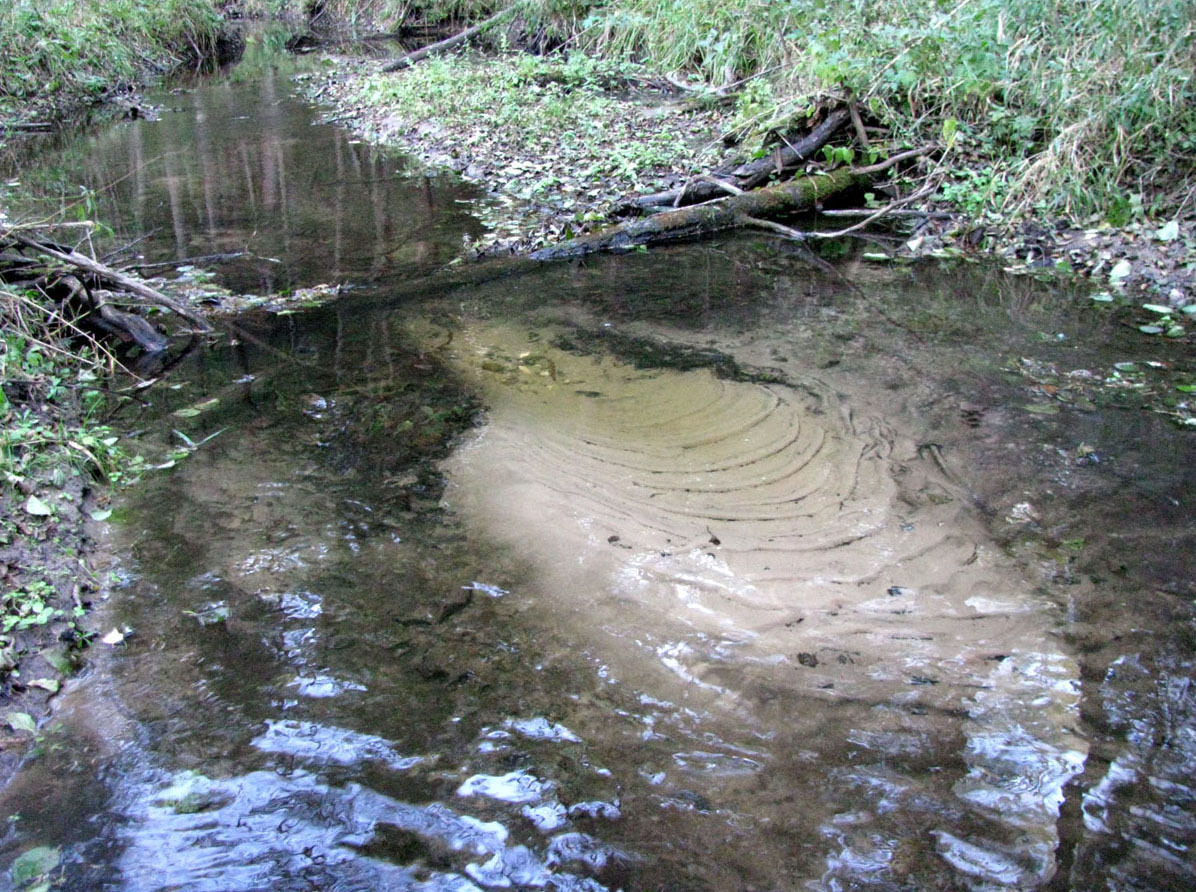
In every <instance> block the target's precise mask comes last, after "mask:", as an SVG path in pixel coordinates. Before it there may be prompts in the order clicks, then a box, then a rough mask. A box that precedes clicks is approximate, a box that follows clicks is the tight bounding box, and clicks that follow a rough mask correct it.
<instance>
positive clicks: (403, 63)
mask: <svg viewBox="0 0 1196 892" xmlns="http://www.w3.org/2000/svg"><path fill="white" fill-rule="evenodd" d="M518 9H519V4H518V3H513V4H512V5H510V6H508V7H507V8H506V9H504V10H502V11H500V12H496V13H495V14H494V15H492V16H490V18H488V19H485V20H483V21H481V22H478V23H477V24H476V25H474V26H473V27H470V28H466V29H465V30H464V31H459V32H458V33H456V34H454V35H453V36H452V37H446V38H445V39H444V40H439V41H437V42H436V43H430V44H428V45H427V46H425V47H421V48H420V49H418V50H414V51H412V52H410V53H407V54H406V55H404V56H399V58H397V59H395V60H394V61H393V62H387V63H386V64H385V65H383V66H382V70H383V71H386V72H391V71H402V70H403V69H404V68H407V67H409V66H411V65H414V64H415V63H416V62H419V61H420V60H421V59H426V58H427V57H428V56H431V55H435V54H436V53H443V52H445V51H446V50H451V49H452V48H453V47H455V46H459V45H460V44H463V43H465V42H466V41H467V40H469V39H470V38H472V37H475V36H476V35H478V34H481V33H482V32H483V31H485V30H486V29H488V28H493V27H494V26H495V25H497V24H498V23H499V22H502V21H503V20H504V19H507V18H509V17H510V16H512V15H514V13H515V12H516V10H518Z"/></svg>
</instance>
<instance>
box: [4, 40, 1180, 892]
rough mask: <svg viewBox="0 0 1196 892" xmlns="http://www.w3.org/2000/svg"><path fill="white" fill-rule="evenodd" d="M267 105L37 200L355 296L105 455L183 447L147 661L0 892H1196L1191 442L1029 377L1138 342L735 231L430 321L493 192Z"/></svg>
mask: <svg viewBox="0 0 1196 892" xmlns="http://www.w3.org/2000/svg"><path fill="white" fill-rule="evenodd" d="M291 64H292V63H288V62H285V61H282V62H278V63H277V66H276V65H275V64H274V63H271V64H267V65H260V66H258V67H257V68H256V69H252V68H242V69H241V70H240V73H238V72H237V71H234V72H232V73H231V74H227V75H224V76H222V77H219V78H216V79H214V80H212V81H209V82H207V83H205V84H202V85H200V86H198V87H194V88H189V89H186V90H183V91H181V92H176V93H169V94H163V95H162V96H161V97H158V98H157V101H158V102H160V103H161V104H162V106H163V107H162V111H161V116H160V120H157V121H134V122H124V123H121V124H117V125H114V126H111V127H109V128H107V129H104V130H102V131H101V132H98V133H94V134H90V135H87V136H83V137H80V138H79V140H78V141H76V142H75V143H73V144H71V145H68V146H67V148H65V149H63V150H62V151H61V153H59V154H58V155H56V156H55V157H54V159H52V162H51V161H47V162H46V164H47V170H48V169H49V167H48V165H49V164H51V163H54V164H57V165H59V166H58V168H56V169H57V170H58V171H59V173H57V174H56V175H57V176H61V177H63V179H64V180H65V181H67V182H72V183H73V182H79V183H84V184H86V185H88V186H90V187H93V188H97V189H98V188H99V187H101V186H104V185H111V189H109V190H107V191H105V192H102V193H100V194H99V196H98V199H97V200H98V202H99V204H100V207H99V209H98V210H97V214H98V216H100V217H101V218H102V219H106V220H109V221H111V222H112V224H113V226H114V228H115V229H116V239H115V241H116V242H117V243H121V242H128V241H131V240H133V239H140V241H139V242H138V249H139V250H140V251H141V252H142V253H143V254H144V256H145V260H146V262H157V261H164V260H172V259H176V258H188V257H197V256H202V255H210V254H216V253H223V254H235V255H236V256H235V257H231V258H230V259H228V260H226V261H223V262H219V261H217V262H208V263H203V264H200V265H201V266H203V267H204V268H206V269H210V270H211V271H212V272H213V273H214V276H215V280H216V281H217V282H219V283H220V284H221V285H223V286H225V287H228V288H231V289H233V290H235V291H249V292H255V293H265V292H267V291H275V292H277V291H280V290H297V289H304V288H311V287H313V286H316V285H321V284H329V285H343V286H349V287H346V288H345V289H344V293H343V294H342V296H341V297H340V298H339V299H337V300H336V301H335V302H333V303H330V304H328V305H326V306H324V307H321V308H313V309H300V310H298V311H296V312H291V313H287V314H282V315H278V314H269V313H265V312H261V311H255V312H250V313H247V314H244V315H242V316H240V317H237V318H235V319H234V320H232V321H230V322H227V323H226V324H225V326H224V327H225V328H226V331H227V334H226V336H225V337H224V338H223V339H221V341H220V342H219V343H218V344H217V345H216V346H214V347H205V348H203V349H201V350H199V351H195V352H192V353H190V354H189V355H187V356H186V357H185V358H183V359H182V361H181V362H180V363H179V364H178V365H177V366H176V367H175V368H173V369H172V370H171V371H170V373H169V375H168V376H167V377H166V379H165V380H164V381H163V382H162V383H160V384H158V385H156V386H155V387H154V388H152V389H151V390H149V391H146V393H145V394H144V397H145V399H146V401H147V404H146V405H145V406H144V407H133V408H129V409H127V410H126V411H124V412H123V414H122V415H121V416H120V417H119V419H118V423H119V424H120V425H121V427H122V428H123V430H124V431H125V432H126V434H127V435H128V436H129V437H130V438H133V439H134V441H135V442H137V443H138V444H139V446H138V448H139V449H143V450H144V451H145V452H146V454H147V455H149V456H151V457H158V458H161V457H162V456H165V455H166V454H167V452H168V451H169V450H170V449H171V448H176V447H178V446H179V445H180V443H182V442H183V437H181V436H180V434H181V435H185V438H186V440H187V441H189V442H191V443H200V442H202V445H201V446H199V447H198V448H197V449H195V450H194V451H193V452H192V453H191V454H190V455H189V456H187V457H186V458H184V459H182V460H179V461H178V462H177V464H176V465H175V466H174V467H172V468H169V469H164V470H161V471H157V472H154V473H153V474H152V475H150V476H149V477H148V478H147V480H146V481H145V482H144V483H143V484H142V485H140V486H138V487H137V488H135V489H133V490H131V491H129V492H127V493H125V494H124V495H122V496H121V499H120V501H119V502H118V503H117V505H116V509H117V510H116V512H115V514H114V518H113V519H114V523H113V524H112V525H111V529H110V531H109V533H108V536H109V542H108V546H109V548H110V550H111V553H112V555H113V558H112V562H111V566H110V567H107V568H105V572H107V573H108V574H109V577H110V579H111V584H110V586H109V588H110V595H109V597H108V598H107V601H106V603H105V604H104V605H103V606H102V607H101V608H100V609H99V614H98V615H99V617H100V621H101V622H102V623H103V628H104V629H108V628H113V627H118V628H125V627H127V628H128V629H129V630H130V634H129V635H128V638H127V640H126V641H125V643H123V644H121V645H120V646H119V647H116V648H109V647H107V646H104V645H99V644H97V645H96V646H95V648H94V649H93V657H92V660H91V666H90V668H89V669H88V670H87V671H86V672H84V673H83V674H82V676H81V677H79V678H77V679H75V680H73V681H72V682H71V683H70V684H69V685H68V686H67V688H66V690H65V691H64V692H63V693H62V694H61V695H60V697H59V705H58V708H57V711H56V715H55V718H54V720H53V721H52V723H51V725H50V726H49V728H48V729H47V730H46V731H45V732H44V733H43V735H42V742H41V744H40V746H39V747H38V749H37V751H36V753H35V754H34V755H33V756H32V757H31V758H30V759H29V760H28V761H27V763H26V764H25V765H24V767H23V770H22V771H21V773H20V774H19V775H18V776H17V778H16V780H15V781H14V782H13V783H12V784H11V785H10V786H9V787H8V789H6V790H4V791H3V792H2V793H0V812H2V813H3V814H4V815H5V816H6V817H8V818H9V820H8V822H7V824H6V828H5V831H4V836H3V838H2V840H0V864H2V865H3V870H4V880H3V881H0V882H5V881H8V880H9V877H10V874H9V873H8V866H9V865H11V864H12V862H13V861H14V859H16V858H17V856H18V855H20V854H21V853H22V852H25V851H27V850H29V849H30V848H31V847H34V846H48V847H53V848H55V849H57V853H58V857H59V860H60V866H59V867H57V868H56V869H55V870H54V871H53V872H52V873H51V874H50V875H49V880H50V882H51V883H52V886H51V887H52V888H62V889H71V890H93V889H94V890H100V889H113V890H116V889H120V890H165V889H170V890H212V892H225V890H257V889H272V890H291V889H294V890H300V889H304V890H307V889H320V890H383V889H429V890H468V889H475V888H478V889H559V890H594V892H597V890H603V889H609V890H614V889H625V890H650V889H652V890H655V889H668V890H749V889H758V890H765V889H769V890H780V889H815V890H837V889H844V890H846V889H886V890H890V889H891V890H929V889H934V890H955V889H968V890H996V889H1076V890H1089V889H1159V890H1171V889H1181V888H1189V887H1191V885H1192V884H1193V882H1194V881H1196V871H1194V869H1193V866H1192V861H1193V855H1192V851H1191V846H1192V845H1193V844H1194V843H1196V791H1194V789H1193V784H1192V780H1191V771H1192V765H1193V764H1194V762H1196V691H1194V690H1193V687H1192V683H1191V678H1192V659H1193V638H1194V636H1193V632H1194V627H1193V597H1194V596H1196V585H1194V583H1193V573H1192V571H1193V554H1194V553H1196V552H1194V548H1193V544H1194V543H1193V532H1192V527H1191V514H1190V503H1189V501H1188V499H1189V498H1190V497H1191V494H1192V493H1193V492H1194V491H1196V489H1194V487H1196V479H1194V474H1196V472H1194V469H1196V449H1194V448H1193V440H1192V435H1191V434H1185V433H1183V432H1182V431H1179V430H1177V429H1175V428H1173V427H1171V426H1170V425H1169V424H1168V423H1167V422H1166V421H1165V420H1164V419H1162V418H1160V417H1159V416H1156V415H1151V414H1148V413H1146V412H1142V411H1137V410H1134V409H1130V408H1123V407H1120V406H1117V405H1111V404H1103V403H1102V402H1101V401H1100V400H1097V401H1095V402H1092V403H1090V402H1087V401H1086V400H1085V401H1082V402H1081V403H1079V404H1077V403H1075V402H1073V403H1070V404H1066V403H1063V402H1061V401H1060V400H1059V399H1057V398H1056V394H1055V392H1053V391H1051V389H1050V388H1047V389H1043V388H1042V387H1040V386H1037V385H1035V384H1034V382H1033V381H1032V380H1031V379H1030V378H1029V377H1028V376H1027V371H1026V370H1027V369H1036V370H1041V369H1043V368H1048V367H1049V368H1053V369H1056V370H1057V371H1058V373H1059V374H1061V375H1066V374H1068V373H1071V374H1073V375H1075V376H1078V378H1083V377H1084V376H1096V377H1105V376H1109V375H1111V374H1112V373H1113V371H1114V369H1115V363H1125V362H1137V363H1142V362H1147V361H1168V360H1171V359H1174V358H1175V357H1172V356H1169V355H1168V354H1167V351H1168V350H1170V349H1173V348H1172V347H1171V346H1170V345H1168V344H1161V343H1158V342H1155V341H1149V340H1147V339H1143V338H1142V337H1140V336H1137V335H1136V334H1135V333H1133V332H1130V331H1127V330H1126V329H1125V328H1124V327H1123V326H1121V325H1119V324H1117V323H1116V322H1115V321H1114V320H1113V318H1112V317H1110V316H1107V315H1102V314H1101V313H1100V312H1099V311H1097V310H1094V309H1093V308H1091V307H1088V306H1085V302H1084V301H1081V300H1078V299H1076V298H1075V297H1074V296H1073V295H1069V294H1067V293H1062V292H1058V291H1052V290H1050V289H1048V288H1046V287H1045V286H1041V285H1038V284H1035V283H1033V282H1030V281H1027V280H1023V279H1014V278H1009V277H1006V276H1003V275H1002V274H1001V273H1000V272H999V271H997V270H994V269H987V268H983V267H975V266H959V267H955V268H939V267H935V266H930V265H921V266H914V267H891V266H887V265H877V264H871V263H865V262H862V261H860V260H859V259H857V258H856V255H855V254H854V249H850V250H848V251H847V253H845V254H843V255H842V256H836V257H834V258H830V263H829V265H828V264H822V265H815V264H812V263H810V262H809V260H808V258H806V257H805V256H803V254H802V253H801V252H800V251H797V250H796V249H794V248H792V247H790V246H786V245H783V244H777V243H774V242H770V241H767V240H761V239H758V238H746V239H728V240H724V241H721V242H715V243H705V244H701V245H692V246H682V247H677V248H671V249H668V250H659V251H652V252H649V253H647V254H634V255H628V256H624V257H614V258H605V259H601V260H595V261H591V262H588V263H586V264H584V265H580V266H570V265H559V266H548V267H544V268H542V269H540V270H537V271H534V272H532V273H524V274H522V275H518V276H509V277H506V278H498V279H496V280H495V281H493V282H490V283H486V284H481V285H473V286H469V287H455V288H451V289H450V288H444V289H437V288H435V287H432V286H429V287H428V288H427V289H424V290H418V289H416V290H413V289H412V288H411V287H410V285H409V283H410V281H412V280H414V279H416V278H418V277H420V276H423V275H426V274H427V273H429V272H431V271H432V270H434V269H435V268H436V267H437V266H439V265H441V264H443V263H445V262H447V261H448V260H449V259H451V258H452V257H453V256H455V254H456V252H457V251H458V250H459V248H460V245H461V242H462V238H463V237H464V236H465V235H467V234H469V235H473V234H476V233H477V231H478V224H477V223H476V222H475V221H474V219H473V218H472V217H471V216H470V207H471V205H470V202H471V201H472V200H474V199H476V198H477V196H476V195H475V194H473V193H471V192H470V191H469V189H468V188H467V187H463V186H461V185H459V184H456V183H454V182H453V181H452V180H450V179H447V178H438V177H426V176H423V175H411V174H410V173H409V172H408V171H406V170H405V167H404V162H403V160H402V159H398V158H388V157H386V156H385V155H383V154H381V153H378V152H376V151H374V150H371V149H370V148H368V147H366V146H364V145H360V144H357V143H355V142H354V141H353V140H352V139H351V138H350V137H349V136H347V135H346V134H345V133H343V132H340V131H337V130H336V129H334V128H332V127H329V126H327V125H322V124H318V123H315V114H314V112H313V111H312V110H311V109H310V108H309V107H307V106H305V105H303V104H302V103H300V102H299V101H298V100H296V99H294V98H292V96H291V89H292V85H291V83H290V80H289V73H290V68H289V67H288V66H289V65H291ZM396 295H397V296H396ZM175 431H177V432H179V433H175ZM205 438H210V439H207V440H206V442H203V441H205Z"/></svg>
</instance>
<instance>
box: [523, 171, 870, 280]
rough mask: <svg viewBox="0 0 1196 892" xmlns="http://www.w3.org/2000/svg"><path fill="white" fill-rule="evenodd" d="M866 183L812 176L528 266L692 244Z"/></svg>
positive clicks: (622, 231)
mask: <svg viewBox="0 0 1196 892" xmlns="http://www.w3.org/2000/svg"><path fill="white" fill-rule="evenodd" d="M866 182H867V178H866V177H865V176H862V175H860V174H859V173H857V172H856V171H854V170H851V169H850V168H846V167H844V168H840V169H839V170H835V171H831V172H830V173H824V174H815V175H813V176H809V177H803V178H801V179H798V180H791V181H789V182H787V183H781V184H779V185H776V186H769V187H767V188H765V189H756V190H755V191H752V192H744V193H743V194H742V195H732V196H730V197H728V198H724V199H723V200H722V201H713V202H709V203H707V204H702V205H698V206H695V207H684V208H678V209H676V210H672V211H665V212H663V213H660V214H653V215H652V216H649V217H644V218H641V219H636V220H628V221H627V222H625V223H622V224H619V225H618V226H612V227H610V228H609V229H606V230H603V231H602V232H597V233H593V234H591V235H583V236H580V237H578V238H575V239H570V240H569V241H567V242H562V243H560V244H558V245H550V246H549V247H547V248H541V249H540V250H539V251H535V252H533V253H532V255H531V258H532V260H564V259H569V258H575V257H584V256H586V255H587V254H594V253H597V252H600V251H627V250H631V249H633V248H636V247H638V246H641V245H648V244H656V243H659V242H665V241H677V240H681V239H689V238H696V237H699V236H704V235H708V234H711V233H714V232H718V231H720V230H724V229H731V228H734V227H736V226H740V225H743V220H744V218H746V217H753V218H761V219H763V218H768V217H779V216H784V215H786V214H793V213H797V212H799V211H803V210H809V209H810V208H812V207H814V206H815V205H816V204H817V203H818V202H820V201H822V200H823V199H825V198H828V197H830V196H831V195H834V194H836V193H837V192H842V191H844V190H846V189H850V188H852V187H854V186H860V185H863V184H864V183H866Z"/></svg>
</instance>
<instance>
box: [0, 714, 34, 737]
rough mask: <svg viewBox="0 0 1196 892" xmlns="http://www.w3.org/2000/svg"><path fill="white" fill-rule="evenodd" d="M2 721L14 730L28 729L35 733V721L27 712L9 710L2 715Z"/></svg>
mask: <svg viewBox="0 0 1196 892" xmlns="http://www.w3.org/2000/svg"><path fill="white" fill-rule="evenodd" d="M4 722H5V724H7V725H8V727H10V728H12V729H13V730H14V731H28V732H29V733H30V734H36V733H37V722H35V721H34V720H33V716H31V715H30V714H29V713H27V712H10V713H9V714H8V715H6V716H5V717H4Z"/></svg>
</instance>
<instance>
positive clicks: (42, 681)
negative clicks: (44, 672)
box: [29, 678, 61, 694]
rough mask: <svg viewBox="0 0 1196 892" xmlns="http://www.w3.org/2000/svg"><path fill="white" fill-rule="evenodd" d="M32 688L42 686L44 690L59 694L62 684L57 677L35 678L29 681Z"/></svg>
mask: <svg viewBox="0 0 1196 892" xmlns="http://www.w3.org/2000/svg"><path fill="white" fill-rule="evenodd" d="M29 687H31V688H41V689H42V690H43V691H49V692H50V693H51V694H57V693H58V689H59V688H60V687H61V685H60V684H59V683H58V679H56V678H35V679H33V681H31V682H29Z"/></svg>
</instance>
